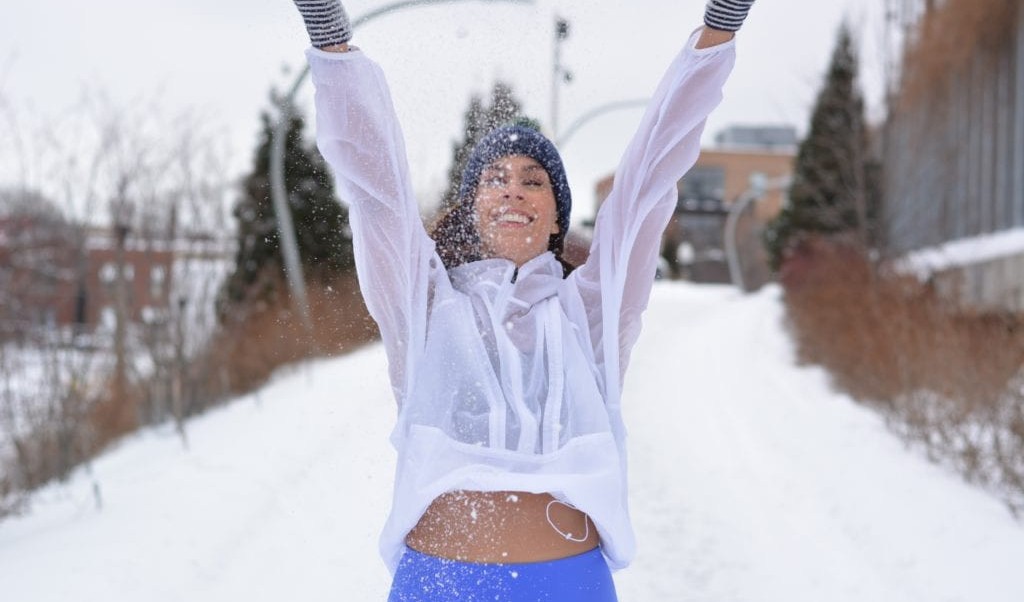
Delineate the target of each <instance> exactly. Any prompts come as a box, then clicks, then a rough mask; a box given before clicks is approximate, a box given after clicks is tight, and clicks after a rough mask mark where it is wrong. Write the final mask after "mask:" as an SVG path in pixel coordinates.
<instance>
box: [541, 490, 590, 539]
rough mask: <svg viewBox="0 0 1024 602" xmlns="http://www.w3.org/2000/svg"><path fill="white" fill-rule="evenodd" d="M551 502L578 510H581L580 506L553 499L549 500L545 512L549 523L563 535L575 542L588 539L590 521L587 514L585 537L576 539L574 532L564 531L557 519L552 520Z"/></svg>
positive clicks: (584, 521)
mask: <svg viewBox="0 0 1024 602" xmlns="http://www.w3.org/2000/svg"><path fill="white" fill-rule="evenodd" d="M551 504H561V505H563V506H567V507H569V508H572V509H573V510H577V511H579V508H577V507H576V506H573V505H572V504H570V503H569V502H563V501H561V500H551V501H550V502H548V506H547V508H545V509H544V514H545V516H547V519H548V524H549V525H551V528H552V529H554V530H555V532H556V533H558V534H559V535H561V536H562V537H564V538H566V539H567V540H569V541H572V542H575V543H583V542H584V541H587V538H588V537H590V521H589V520H587V517H586V515H584V516H583V527H584V529H585V530H584V532H583V537H582V538H580V539H576V538H574V537H573V536H572V533H566V532H565V531H562V530H561V529H559V528H558V525H556V524H555V521H553V520H551Z"/></svg>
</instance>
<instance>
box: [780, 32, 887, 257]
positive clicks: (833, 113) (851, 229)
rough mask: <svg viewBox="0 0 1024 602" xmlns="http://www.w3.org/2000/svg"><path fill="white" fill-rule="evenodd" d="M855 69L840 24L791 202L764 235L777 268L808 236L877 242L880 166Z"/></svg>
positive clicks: (801, 152)
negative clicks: (833, 236) (872, 146)
mask: <svg viewBox="0 0 1024 602" xmlns="http://www.w3.org/2000/svg"><path fill="white" fill-rule="evenodd" d="M857 72H858V61H857V55H856V49H855V48H854V44H853V41H852V39H851V37H850V31H849V29H848V28H847V27H846V26H844V27H842V28H841V29H840V31H839V36H838V39H837V41H836V46H835V49H834V50H833V53H832V59H831V63H830V65H829V70H828V74H827V76H826V79H825V83H824V86H823V88H822V90H821V91H820V92H819V94H818V98H817V100H816V102H815V105H814V110H813V112H812V115H811V123H810V130H809V132H808V135H807V137H806V138H805V139H804V141H803V142H802V143H801V144H800V149H799V151H798V153H797V158H796V167H795V169H794V174H793V183H792V185H791V186H790V190H789V205H788V206H787V207H786V208H785V209H783V211H782V212H781V213H780V214H779V216H778V217H777V218H776V219H775V220H774V221H772V222H771V223H769V224H768V226H767V228H766V230H765V233H764V243H765V246H766V247H767V249H768V253H769V257H770V260H771V264H772V268H773V269H775V270H778V269H779V267H780V265H781V263H782V261H783V259H784V258H785V256H786V254H787V253H788V252H789V251H790V250H791V249H792V248H793V247H794V246H795V245H796V244H798V243H799V242H800V241H801V240H803V239H804V238H805V237H806V235H808V234H814V233H817V234H822V235H826V236H829V235H850V236H849V237H850V238H852V239H854V240H856V241H857V242H858V243H859V244H860V245H861V246H863V247H865V248H867V247H870V246H872V245H873V244H875V243H876V242H877V241H876V240H875V238H876V234H875V233H876V232H877V231H878V230H877V227H876V223H877V220H878V218H879V202H880V201H879V199H880V187H879V181H880V179H879V170H880V164H879V163H878V161H877V160H875V159H873V158H872V153H871V148H870V139H869V132H868V127H867V123H866V119H865V116H864V100H863V96H862V94H861V91H860V89H859V86H858V83H857Z"/></svg>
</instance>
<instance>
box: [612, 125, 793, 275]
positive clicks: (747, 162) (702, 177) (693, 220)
mask: <svg viewBox="0 0 1024 602" xmlns="http://www.w3.org/2000/svg"><path fill="white" fill-rule="evenodd" d="M796 146H797V139H796V131H795V130H794V128H792V127H789V126H757V127H751V126H734V127H730V128H727V129H725V130H723V131H722V132H720V133H719V134H718V135H717V136H716V137H715V146H714V147H711V148H706V149H703V150H701V153H700V157H699V158H698V159H697V163H696V164H695V165H694V167H693V168H692V169H691V170H690V171H689V172H688V173H687V174H686V175H685V176H684V177H683V178H681V179H680V180H679V182H678V184H677V191H678V204H677V207H676V214H675V216H674V218H673V220H672V222H671V223H670V224H669V226H668V227H667V228H666V230H665V237H664V239H663V243H662V246H663V248H662V257H663V259H664V262H663V266H662V268H663V275H664V276H667V277H673V278H683V279H687V280H692V281H695V282H729V281H730V279H729V271H728V265H727V259H726V252H725V242H724V228H725V223H726V219H727V217H728V214H729V210H730V209H731V207H732V206H733V204H734V203H736V202H737V201H738V200H739V199H740V198H741V197H742V196H743V195H744V194H746V193H748V191H749V190H750V188H751V179H752V177H754V176H755V175H759V176H760V177H763V178H766V179H768V180H781V179H783V178H787V177H789V176H791V175H792V173H793V163H794V159H795V157H796ZM613 183H614V176H608V177H606V178H604V179H602V180H601V181H599V182H598V183H597V185H596V187H595V199H596V207H595V211H596V209H597V207H600V206H601V203H602V202H604V199H606V198H607V197H608V194H609V193H610V192H611V189H612V185H613ZM785 194H786V191H785V190H781V189H775V190H768V191H766V192H765V193H764V194H763V195H762V196H761V197H760V198H759V199H758V201H757V202H756V203H753V204H752V205H751V209H750V210H749V211H748V212H747V213H746V214H745V215H744V216H741V219H740V221H739V222H738V226H737V241H738V244H737V247H738V249H739V254H740V256H741V259H742V260H741V266H742V269H743V271H744V281H745V282H747V283H750V284H751V285H753V286H755V287H756V286H759V285H760V284H763V283H764V282H766V281H767V280H768V278H769V276H770V274H769V273H768V269H767V257H766V255H765V253H764V249H763V246H762V244H761V237H760V232H761V229H762V228H763V227H764V225H765V223H766V222H767V221H768V220H770V219H772V218H773V217H775V216H776V215H778V213H779V211H780V210H781V209H782V207H783V204H784V203H785Z"/></svg>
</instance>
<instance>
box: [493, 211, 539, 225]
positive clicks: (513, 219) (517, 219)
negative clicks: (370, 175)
mask: <svg viewBox="0 0 1024 602" xmlns="http://www.w3.org/2000/svg"><path fill="white" fill-rule="evenodd" d="M534 219H536V218H534V217H533V216H530V215H527V214H525V213H519V212H517V211H506V212H505V213H502V214H500V215H498V216H497V217H496V218H494V221H495V223H499V224H521V225H527V224H529V223H531V222H533V221H534Z"/></svg>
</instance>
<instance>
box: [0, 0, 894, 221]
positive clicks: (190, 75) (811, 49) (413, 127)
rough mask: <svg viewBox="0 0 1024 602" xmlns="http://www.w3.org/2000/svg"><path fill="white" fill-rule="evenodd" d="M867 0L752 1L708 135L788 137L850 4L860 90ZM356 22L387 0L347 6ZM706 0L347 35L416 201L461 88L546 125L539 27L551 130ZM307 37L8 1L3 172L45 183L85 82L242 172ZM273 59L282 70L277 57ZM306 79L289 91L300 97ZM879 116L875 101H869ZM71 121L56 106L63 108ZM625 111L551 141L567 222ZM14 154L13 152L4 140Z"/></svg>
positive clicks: (549, 7)
mask: <svg viewBox="0 0 1024 602" xmlns="http://www.w3.org/2000/svg"><path fill="white" fill-rule="evenodd" d="M881 2H882V0H836V1H821V0H761V1H760V2H758V3H757V4H755V6H754V8H753V10H752V13H751V15H750V18H749V19H748V22H747V24H746V26H745V27H744V29H743V31H742V32H741V34H740V40H739V46H738V50H739V59H738V64H737V67H736V70H735V72H734V73H733V76H732V79H731V80H730V82H729V84H728V86H727V88H726V98H725V100H724V101H723V103H722V105H721V106H720V107H719V108H718V110H717V111H716V112H715V113H714V114H713V115H712V117H711V118H710V119H709V122H708V128H707V130H706V133H705V141H706V142H709V141H711V140H712V139H713V136H714V134H715V133H716V132H717V131H718V130H720V129H722V128H724V127H727V126H729V125H732V124H792V125H795V126H796V127H797V128H798V130H799V131H800V132H801V133H802V132H803V131H804V129H805V124H806V121H807V117H808V112H809V110H810V107H811V104H812V102H813V99H814V96H815V93H816V91H817V89H818V87H819V84H820V81H821V76H822V74H823V72H824V69H825V67H826V65H827V61H828V58H829V54H830V52H831V49H832V45H833V42H834V37H835V31H836V28H837V27H838V25H839V23H840V21H841V20H842V19H843V18H844V16H845V17H847V18H848V19H849V20H850V22H851V23H852V24H853V26H854V28H855V30H856V31H857V35H858V37H859V39H861V40H862V43H863V46H864V47H865V55H864V56H863V58H862V71H863V73H864V82H865V86H866V88H867V91H868V95H869V97H870V98H877V97H878V96H879V90H880V88H881V84H880V82H881V80H882V75H881V74H882V62H883V61H882V59H881V58H880V56H881V53H880V51H879V50H878V48H879V47H880V46H881V44H880V42H881V41H882V39H883V37H884V27H883V23H882V19H881V17H880V16H879V15H880V12H881V11H880V9H879V6H880V4H881ZM345 4H346V7H347V8H348V12H349V14H350V15H351V16H352V17H353V18H355V17H358V16H360V15H363V14H366V13H367V12H368V11H370V10H372V9H374V8H377V7H380V6H383V5H385V4H387V2H385V1H384V0H350V1H348V2H346V3H345ZM703 6H704V2H702V1H701V0H691V1H686V2H681V1H679V0H631V1H626V0H610V1H605V2H579V1H577V2H572V1H569V0H535V2H534V3H533V4H532V5H513V4H508V3H504V4H502V3H491V4H487V3H485V2H480V1H477V2H459V3H452V4H446V5H440V6H435V7H418V8H413V9H408V10H405V11H402V12H398V13H395V14H392V15H388V16H385V17H383V18H381V19H379V20H377V21H374V22H372V23H369V24H367V25H366V26H365V27H363V28H361V29H360V30H358V31H357V32H356V40H355V41H356V43H357V44H358V45H360V46H361V47H362V48H363V49H364V50H365V51H366V52H368V53H369V54H370V55H371V56H372V57H373V58H375V59H376V60H377V61H378V62H380V63H381V64H382V66H383V67H384V69H385V71H386V73H387V74H388V77H389V80H390V83H391V87H392V91H393V93H394V96H395V103H396V108H397V110H398V112H399V117H400V119H401V121H402V124H403V127H404V129H405V132H406V137H407V142H408V150H409V155H410V161H411V165H412V169H413V177H414V185H415V188H416V190H417V191H418V193H419V194H420V196H421V202H423V203H424V205H429V204H431V203H433V202H434V200H435V198H436V191H437V190H438V189H439V188H440V187H441V185H442V183H443V180H444V177H445V172H446V169H447V167H448V163H449V159H450V154H451V144H452V142H453V141H455V140H456V139H458V138H461V135H460V131H459V130H460V128H461V125H462V116H463V112H464V109H465V107H466V104H467V101H468V98H469V96H470V95H471V94H472V93H473V92H478V93H484V94H487V93H489V91H490V88H491V86H492V83H493V81H494V80H495V79H496V78H502V79H504V80H506V81H509V82H510V83H511V84H512V85H513V88H514V90H515V92H516V94H517V96H518V97H519V98H521V99H523V100H524V103H525V108H526V111H527V112H528V113H529V114H530V115H532V116H535V117H537V118H539V119H541V120H542V121H543V122H545V123H549V121H550V107H551V66H552V54H553V53H552V38H553V34H552V22H553V18H554V15H555V14H556V13H557V14H558V15H561V16H563V17H565V18H567V19H569V20H570V22H571V24H572V31H571V35H570V37H569V39H568V40H566V41H565V42H564V43H563V45H562V56H563V64H564V65H565V66H567V67H568V68H569V69H570V70H572V71H573V73H574V75H575V78H574V81H573V82H572V83H571V84H568V85H564V86H562V87H561V92H560V107H561V110H560V115H559V121H560V124H561V126H562V129H563V130H564V128H565V126H567V125H569V124H570V123H571V122H572V121H574V120H575V119H576V118H577V117H579V116H580V115H582V114H584V113H586V112H588V111H590V110H591V109H593V108H595V107H598V106H601V105H603V104H605V103H608V102H614V101H620V100H624V99H633V98H644V97H646V96H648V95H649V94H650V92H651V91H652V90H653V88H654V86H655V84H656V83H657V81H658V79H659V77H660V76H661V74H662V70H663V69H664V68H665V67H666V66H667V64H668V63H669V60H670V59H671V58H672V56H673V55H674V54H675V53H676V52H677V51H678V49H679V48H680V46H681V44H682V42H683V40H684V39H685V38H686V36H687V34H688V33H689V32H690V31H691V30H692V29H693V28H694V27H696V26H697V25H699V24H700V17H701V14H702V12H703ZM306 44H307V38H306V36H305V32H304V30H303V28H302V23H301V20H300V18H299V16H298V14H297V13H296V11H295V9H294V7H293V5H292V3H291V2H290V1H288V0H218V1H217V2H208V1H200V0H177V1H176V2H173V3H170V2H157V1H156V0H134V1H132V2H129V1H127V0H92V1H90V2H85V3H77V2H76V3H71V2H67V1H66V0H34V1H33V2H31V3H29V2H19V3H13V4H10V5H9V6H7V7H5V9H4V18H3V19H2V20H0V185H7V184H12V183H13V184H20V183H28V184H30V185H36V186H40V185H41V186H45V185H46V182H47V181H48V180H52V178H51V177H49V176H48V175H47V174H46V173H42V172H41V171H39V170H36V171H33V169H32V168H31V167H29V168H26V164H31V163H32V161H31V159H26V158H25V155H30V154H32V153H37V154H38V153H39V152H41V151H39V150H32V149H38V141H36V140H32V138H33V136H34V134H33V132H36V131H38V129H37V128H38V127H39V124H43V123H52V122H55V121H58V120H61V119H69V118H73V116H74V114H75V110H76V109H75V107H76V106H79V105H78V103H79V101H80V98H81V96H82V94H83V92H86V91H89V92H92V93H94V94H95V93H103V94H105V95H107V96H109V97H110V98H111V100H112V101H113V102H114V103H115V104H117V105H120V106H127V105H130V104H131V103H143V102H151V101H153V99H158V105H159V107H160V110H161V111H162V112H164V113H167V114H169V115H173V114H177V113H178V112H180V111H183V110H186V109H187V110H191V111H193V112H195V113H197V114H199V115H200V116H201V118H202V119H203V120H205V122H206V123H207V124H209V125H210V126H211V127H213V128H214V129H216V130H218V131H219V132H220V133H221V135H223V136H224V139H225V143H226V144H227V145H228V147H229V148H230V152H229V155H230V159H229V166H228V170H229V172H230V173H231V174H233V175H241V174H242V173H243V171H244V170H246V169H247V168H248V167H249V163H250V161H251V156H252V151H253V148H254V145H255V135H256V133H257V131H258V127H259V120H258V116H259V112H260V111H261V110H262V109H264V108H265V107H267V106H268V101H267V92H268V90H269V88H270V87H271V86H272V85H277V86H278V87H279V88H286V87H288V86H289V85H290V83H291V82H292V81H293V79H294V75H295V73H297V71H298V69H299V68H300V67H301V66H302V65H303V61H304V58H303V55H302V51H303V50H304V48H305V46H306ZM286 69H287V70H288V71H287V73H286V72H285V70H286ZM310 92H311V86H309V85H308V83H307V84H306V85H304V87H303V88H302V94H301V95H300V100H301V103H302V106H304V107H306V108H307V112H308V110H309V109H310V108H311V107H310V104H311V103H310V98H311V94H310ZM874 106H875V107H876V108H875V114H877V102H876V103H874ZM69 116H70V117H69ZM639 117H640V110H639V109H630V110H622V111H617V112H613V113H609V114H606V115H605V116H604V117H601V118H599V119H595V120H594V121H591V122H589V123H588V125H587V126H585V127H584V128H582V129H581V130H580V131H579V133H578V134H577V135H576V136H574V137H573V138H572V139H571V140H570V141H568V142H567V143H566V144H565V145H564V146H563V147H562V153H563V156H564V159H565V162H566V167H567V170H568V173H569V177H570V180H571V183H572V185H573V190H574V196H575V201H576V203H575V207H576V210H575V211H574V219H580V218H582V217H586V216H588V215H589V214H590V213H591V210H590V205H591V203H592V196H593V195H592V188H593V182H594V181H595V180H596V179H597V178H599V177H601V176H603V175H604V174H606V173H608V172H610V171H612V170H613V169H614V167H615V164H616V162H617V159H618V156H619V153H620V152H621V150H622V149H623V148H624V147H625V144H626V141H627V140H628V137H629V135H630V134H631V132H632V128H633V127H634V126H635V124H636V122H637V121H638V120H639ZM19 148H20V149H21V151H20V154H19V151H18V149H19Z"/></svg>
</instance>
